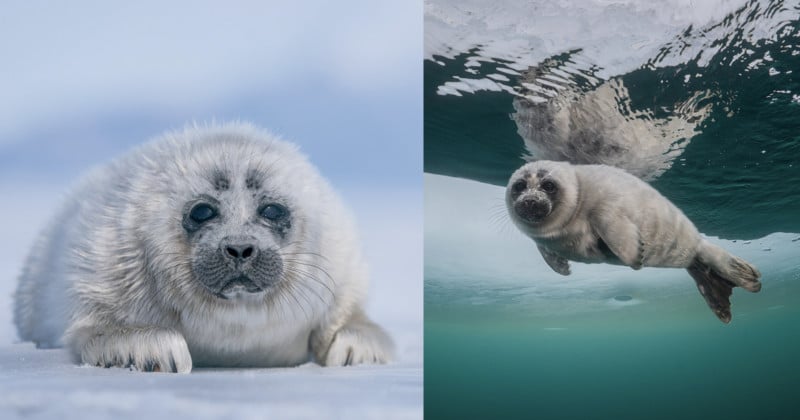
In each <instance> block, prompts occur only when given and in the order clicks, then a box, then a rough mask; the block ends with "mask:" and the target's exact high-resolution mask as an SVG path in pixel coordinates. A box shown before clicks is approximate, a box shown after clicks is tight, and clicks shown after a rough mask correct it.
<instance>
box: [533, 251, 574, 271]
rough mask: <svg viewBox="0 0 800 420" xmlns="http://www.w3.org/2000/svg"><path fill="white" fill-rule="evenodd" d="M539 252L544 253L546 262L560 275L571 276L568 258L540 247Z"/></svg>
mask: <svg viewBox="0 0 800 420" xmlns="http://www.w3.org/2000/svg"><path fill="white" fill-rule="evenodd" d="M539 252H541V253H542V257H544V262H546V263H547V265H549V266H550V268H552V269H553V271H555V272H556V273H558V274H561V275H562V276H568V275H569V261H567V259H566V258H564V257H562V256H561V255H558V254H556V253H555V252H553V251H551V250H549V249H547V248H545V247H543V246H541V245H539Z"/></svg>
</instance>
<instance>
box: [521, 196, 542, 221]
mask: <svg viewBox="0 0 800 420" xmlns="http://www.w3.org/2000/svg"><path fill="white" fill-rule="evenodd" d="M514 211H516V212H517V214H518V215H519V216H520V217H522V218H523V219H526V220H537V219H541V218H543V217H545V216H547V215H548V214H550V205H549V203H548V202H547V201H544V200H537V199H535V198H525V199H522V200H519V201H517V203H516V204H515V205H514Z"/></svg>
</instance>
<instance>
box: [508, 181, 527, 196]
mask: <svg viewBox="0 0 800 420" xmlns="http://www.w3.org/2000/svg"><path fill="white" fill-rule="evenodd" d="M525 188H528V183H527V182H526V181H525V180H524V179H518V180H517V181H516V182H515V183H513V184H512V185H511V191H512V192H514V193H515V194H519V193H521V192H523V191H525Z"/></svg>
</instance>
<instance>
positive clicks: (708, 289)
mask: <svg viewBox="0 0 800 420" xmlns="http://www.w3.org/2000/svg"><path fill="white" fill-rule="evenodd" d="M506 206H507V208H508V212H509V214H510V216H511V220H512V221H513V222H514V224H515V225H516V226H517V227H518V228H519V229H520V230H521V231H522V232H523V233H525V234H526V235H527V236H529V237H530V238H531V239H533V240H534V241H535V242H536V244H537V245H538V247H539V251H540V252H541V253H542V256H543V257H544V260H545V262H547V264H548V265H549V266H550V267H551V268H552V269H553V270H554V271H556V272H557V273H559V274H562V275H565V276H566V275H569V273H570V271H569V262H568V260H572V261H578V262H584V263H611V264H620V265H626V266H628V267H631V268H633V269H634V270H638V269H640V268H642V267H678V268H685V269H686V270H687V271H688V272H689V274H690V275H691V276H692V278H694V280H695V282H696V283H697V288H698V290H700V293H701V294H702V295H703V297H704V298H705V300H706V303H708V306H709V307H710V308H711V310H712V311H713V312H714V313H715V314H716V315H717V317H719V319H720V320H721V321H722V322H725V323H728V322H730V320H731V311H730V301H729V298H730V295H731V293H732V289H733V287H736V286H739V287H741V288H743V289H745V290H748V291H750V292H758V291H759V290H761V283H760V282H759V277H760V276H761V274H759V272H758V270H757V269H756V268H755V267H753V266H752V265H750V264H748V263H747V262H745V261H743V260H741V259H739V258H737V257H735V256H733V255H731V254H729V253H728V252H727V251H725V250H724V249H722V248H720V247H718V246H716V245H714V244H712V243H710V242H708V241H706V240H705V239H703V238H702V237H701V236H700V234H699V233H698V231H697V229H696V228H695V226H694V224H693V223H692V222H691V221H689V219H688V218H687V217H686V216H685V215H684V214H683V212H681V211H680V210H679V209H678V208H677V207H675V205H673V204H672V203H671V202H670V201H669V200H667V199H666V198H665V197H664V196H662V195H661V194H660V193H659V192H658V191H656V190H655V189H654V188H653V187H651V186H650V185H648V184H647V183H645V182H643V181H642V180H640V179H639V178H637V177H635V176H633V175H631V174H629V173H627V172H625V171H623V170H621V169H618V168H614V167H611V166H606V165H572V164H569V163H566V162H553V161H536V162H531V163H528V164H526V165H524V166H522V167H521V168H519V169H518V170H517V171H516V172H514V174H513V175H512V176H511V179H510V180H509V182H508V187H507V188H506Z"/></svg>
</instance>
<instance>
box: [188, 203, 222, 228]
mask: <svg viewBox="0 0 800 420" xmlns="http://www.w3.org/2000/svg"><path fill="white" fill-rule="evenodd" d="M216 216H217V210H215V209H214V207H212V206H211V205H210V204H206V203H200V204H197V205H196V206H194V207H192V210H191V211H189V218H190V219H192V221H193V222H195V223H198V224H200V223H205V222H207V221H209V220H211V219H213V218H214V217H216Z"/></svg>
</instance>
